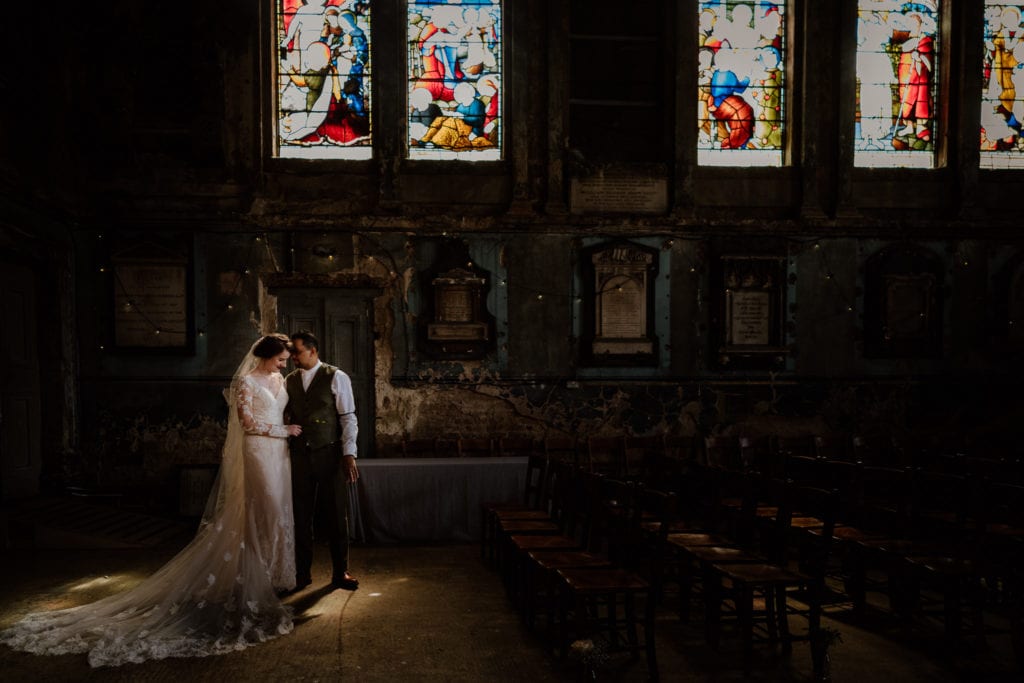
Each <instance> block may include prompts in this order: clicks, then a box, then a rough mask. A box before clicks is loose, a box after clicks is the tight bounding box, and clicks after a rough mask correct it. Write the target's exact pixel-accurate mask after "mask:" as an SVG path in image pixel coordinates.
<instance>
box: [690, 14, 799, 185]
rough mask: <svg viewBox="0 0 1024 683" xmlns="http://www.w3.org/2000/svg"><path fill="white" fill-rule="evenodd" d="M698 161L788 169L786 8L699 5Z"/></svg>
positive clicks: (704, 163)
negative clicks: (785, 158) (785, 162)
mask: <svg viewBox="0 0 1024 683" xmlns="http://www.w3.org/2000/svg"><path fill="white" fill-rule="evenodd" d="M697 12H698V30H697V91H698V97H697V160H698V162H699V163H700V164H703V165H708V166H781V165H782V163H783V154H782V152H783V139H784V134H785V108H784V106H783V104H784V97H785V75H786V72H785V62H786V60H785V50H786V46H785V18H786V4H785V2H782V1H781V0H780V1H778V2H764V1H763V0H757V1H756V2H754V1H748V2H740V1H737V0H715V1H711V2H708V1H700V2H698V3H697Z"/></svg>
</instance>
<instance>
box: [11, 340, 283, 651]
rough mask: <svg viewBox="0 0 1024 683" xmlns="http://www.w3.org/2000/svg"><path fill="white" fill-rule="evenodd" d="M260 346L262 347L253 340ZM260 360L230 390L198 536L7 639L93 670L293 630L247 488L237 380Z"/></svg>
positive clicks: (28, 621) (230, 646)
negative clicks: (106, 590) (152, 569)
mask: <svg viewBox="0 0 1024 683" xmlns="http://www.w3.org/2000/svg"><path fill="white" fill-rule="evenodd" d="M253 348H255V344H254V345H253ZM256 363H257V359H256V357H255V356H254V355H253V349H252V348H250V349H249V352H248V353H247V354H246V356H245V358H244V359H243V360H242V362H241V364H240V365H239V366H238V369H237V370H236V371H235V374H234V375H233V377H232V381H231V386H230V388H229V389H228V390H227V392H226V394H227V395H226V398H227V400H228V408H229V411H228V433H227V438H226V439H225V442H224V448H223V452H222V463H221V468H220V472H219V474H218V476H217V481H216V485H215V486H214V488H213V491H212V493H211V494H210V497H209V499H208V501H207V507H206V512H205V514H204V515H203V519H202V522H201V524H200V526H199V529H198V530H197V532H196V535H195V537H194V538H193V539H192V541H191V542H190V543H189V544H188V545H187V546H186V547H185V548H184V549H182V550H181V552H179V553H178V554H177V555H175V556H174V557H173V558H172V559H171V560H170V561H168V562H167V564H165V565H164V566H163V567H161V568H160V569H159V570H157V572H156V573H155V574H153V575H152V576H150V577H149V578H147V579H145V580H143V581H142V582H141V583H140V584H138V585H137V586H135V587H134V588H132V589H130V590H128V591H125V592H123V593H118V594H115V595H112V596H109V597H107V598H103V599H101V600H98V601H96V602H93V603H89V604H86V605H81V606H79V607H72V608H70V609H63V610H57V611H52V612H37V613H33V614H29V615H28V616H26V617H25V618H24V619H22V620H21V621H19V622H17V623H15V624H14V625H13V626H11V627H10V628H8V629H6V630H4V631H0V643H5V644H7V645H9V646H11V647H12V648H14V649H17V650H24V651H28V652H34V653H37V654H69V653H82V652H88V654H89V664H90V665H92V666H107V665H111V666H114V665H119V664H123V663H125V662H141V661H144V660H147V659H163V658H165V657H203V656H208V655H214V654H221V653H225V652H231V651H234V650H241V649H244V648H245V647H248V646H250V645H254V644H256V643H259V642H262V641H265V640H267V639H269V638H273V637H274V636H277V635H281V634H285V633H288V632H290V631H291V630H292V618H291V610H290V608H288V607H286V606H285V605H282V604H281V601H280V600H279V599H278V597H277V594H276V592H275V588H274V586H273V585H272V584H271V578H270V575H269V571H268V569H267V560H266V558H264V557H263V556H262V553H263V549H261V548H260V543H259V539H258V538H257V536H256V531H255V530H254V528H253V527H254V524H253V521H252V520H253V518H254V514H255V513H256V510H254V509H251V508H255V507H256V506H257V505H258V504H259V501H258V500H257V501H256V503H255V504H254V503H253V500H252V492H247V491H246V490H245V481H246V472H245V466H246V459H245V457H244V451H243V449H244V446H245V437H244V431H243V429H242V425H241V423H240V421H239V417H238V411H237V409H236V408H237V397H238V386H239V383H240V382H241V381H242V379H243V378H244V377H245V375H246V374H248V373H249V372H250V371H251V370H252V369H253V368H255V366H256Z"/></svg>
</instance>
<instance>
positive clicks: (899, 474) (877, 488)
mask: <svg viewBox="0 0 1024 683" xmlns="http://www.w3.org/2000/svg"><path fill="white" fill-rule="evenodd" d="M859 488H860V492H859V498H860V503H859V517H860V519H859V520H858V521H857V524H858V525H860V526H864V527H866V528H867V529H868V530H871V531H879V532H882V533H885V534H892V535H899V536H903V535H905V534H907V533H909V531H910V528H909V524H910V500H911V493H912V484H911V480H910V474H909V472H907V470H905V469H903V468H899V467H877V466H873V465H864V466H862V467H861V468H860V481H859Z"/></svg>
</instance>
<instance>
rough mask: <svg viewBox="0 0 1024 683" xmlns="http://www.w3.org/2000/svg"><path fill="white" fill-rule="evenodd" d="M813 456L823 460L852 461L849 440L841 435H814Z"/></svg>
mask: <svg viewBox="0 0 1024 683" xmlns="http://www.w3.org/2000/svg"><path fill="white" fill-rule="evenodd" d="M814 456H815V457H816V458H821V459H823V460H849V461H852V460H853V453H852V452H851V450H850V440H849V438H848V437H846V436H845V435H842V434H816V435H815V436H814Z"/></svg>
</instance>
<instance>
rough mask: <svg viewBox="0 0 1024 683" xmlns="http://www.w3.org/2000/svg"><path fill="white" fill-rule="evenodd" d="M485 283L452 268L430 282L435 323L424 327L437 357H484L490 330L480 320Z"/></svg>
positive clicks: (465, 271)
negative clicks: (437, 353) (482, 355)
mask: <svg viewBox="0 0 1024 683" xmlns="http://www.w3.org/2000/svg"><path fill="white" fill-rule="evenodd" d="M486 283H487V281H486V280H485V279H484V278H482V277H479V276H477V275H476V274H475V273H472V272H470V271H467V270H464V269H461V268H455V269H452V270H449V271H447V272H445V273H442V274H441V275H439V276H438V277H436V278H434V279H433V280H432V281H431V285H432V286H433V288H434V320H433V321H432V322H430V323H429V324H428V325H427V341H428V342H429V343H431V344H433V345H434V346H433V347H432V348H435V347H436V348H435V351H436V352H439V355H450V356H452V357H456V356H463V357H465V356H469V355H480V354H482V353H483V350H484V348H485V347H484V346H483V345H482V344H479V343H477V344H469V345H466V344H460V343H458V342H486V341H488V340H489V339H490V326H489V325H488V323H487V322H486V321H485V320H484V318H483V310H482V306H483V303H482V302H483V288H484V285H485V284H486Z"/></svg>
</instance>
